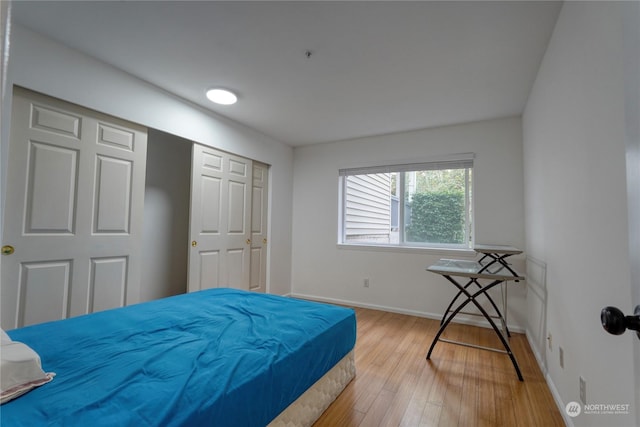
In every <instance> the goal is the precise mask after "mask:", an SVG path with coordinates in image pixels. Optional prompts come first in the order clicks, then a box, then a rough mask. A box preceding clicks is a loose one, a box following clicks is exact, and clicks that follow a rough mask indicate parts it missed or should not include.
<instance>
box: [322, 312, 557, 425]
mask: <svg viewBox="0 0 640 427" xmlns="http://www.w3.org/2000/svg"><path fill="white" fill-rule="evenodd" d="M355 310H356V317H357V321H358V331H357V332H358V338H357V342H356V349H355V360H356V377H355V378H354V380H353V381H351V383H350V384H349V385H348V386H347V387H346V388H345V390H344V391H343V392H342V393H341V394H340V396H338V398H337V399H336V400H335V402H333V403H332V404H331V406H330V407H329V408H328V409H327V411H325V413H324V414H323V415H322V416H321V417H320V418H319V419H318V421H316V423H315V424H314V426H315V427H357V426H362V427H375V426H403V427H416V426H442V427H449V426H464V427H467V426H527V427H529V426H545V427H546V426H549V427H553V426H564V421H563V418H562V416H561V414H560V411H559V410H558V408H557V406H556V404H555V401H554V400H553V396H552V395H551V393H550V391H549V389H548V387H547V384H546V382H545V379H544V377H543V375H542V373H541V372H540V369H539V368H538V365H537V362H536V360H535V357H534V356H533V353H532V351H531V349H530V348H529V344H528V342H527V339H526V337H525V336H524V335H522V334H515V333H512V337H511V339H510V345H511V347H512V350H513V353H514V355H515V357H516V359H517V360H518V363H519V366H520V370H521V371H522V375H523V377H524V382H521V381H518V378H517V376H516V372H515V369H514V367H513V365H512V363H511V361H510V359H509V357H508V356H507V355H505V354H501V353H496V352H491V351H485V350H479V349H474V348H469V347H463V346H458V345H453V344H449V343H445V342H438V343H437V345H436V346H435V348H434V351H433V353H432V354H431V359H430V360H426V359H425V356H426V354H427V351H428V349H429V346H430V345H431V340H432V339H433V337H434V336H435V334H436V332H437V330H438V328H439V321H437V320H431V319H425V318H419V317H414V316H406V315H401V314H396V313H388V312H382V311H377V310H370V309H363V308H356V309H355ZM446 335H447V337H448V338H450V339H455V340H460V341H465V342H470V341H471V342H474V343H477V344H479V345H482V346H486V347H495V348H501V343H500V340H499V339H498V338H497V337H496V336H495V333H494V331H493V330H492V329H487V328H479V327H475V326H469V325H461V324H452V325H450V326H449V328H447V331H446Z"/></svg>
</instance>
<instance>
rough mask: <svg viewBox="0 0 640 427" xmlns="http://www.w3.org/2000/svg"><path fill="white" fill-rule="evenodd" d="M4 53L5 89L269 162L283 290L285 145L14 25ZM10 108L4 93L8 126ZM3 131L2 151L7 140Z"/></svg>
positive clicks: (274, 249) (286, 271)
mask: <svg viewBox="0 0 640 427" xmlns="http://www.w3.org/2000/svg"><path fill="white" fill-rule="evenodd" d="M10 54H11V56H10V59H9V72H8V80H9V81H8V83H9V87H11V85H12V84H15V85H20V86H23V87H26V88H29V89H31V90H34V91H38V92H42V93H45V94H47V95H50V96H54V97H57V98H60V99H63V100H66V101H70V102H75V103H77V104H80V105H83V106H85V107H88V108H92V109H95V110H98V111H101V112H104V113H107V114H111V115H113V116H116V117H121V118H124V119H127V120H129V121H132V122H135V123H139V124H142V125H144V126H148V127H151V128H155V129H158V130H161V131H163V132H167V133H169V134H174V135H177V136H180V137H182V138H186V139H189V140H192V141H196V142H200V143H202V144H205V145H210V146H212V147H216V148H218V149H221V150H225V151H229V152H232V153H236V154H239V155H241V156H244V157H248V158H251V159H255V160H258V161H261V162H263V163H267V164H269V165H271V168H270V180H271V181H270V183H271V185H270V187H269V188H270V199H269V201H270V212H269V218H271V223H270V230H269V231H270V232H269V251H270V253H269V254H270V255H269V256H270V260H271V261H270V264H269V267H268V279H267V284H268V288H267V289H268V290H269V291H270V292H272V293H277V294H286V293H289V291H290V281H291V280H290V279H291V276H290V275H291V194H292V182H291V176H292V175H291V174H292V167H293V163H292V161H293V150H292V149H291V147H289V146H287V145H285V144H283V143H281V142H278V141H276V140H274V139H272V138H270V137H267V136H265V135H263V134H260V133H258V132H256V131H254V130H252V129H249V128H247V127H245V126H242V125H239V124H237V123H235V122H233V121H231V120H227V119H225V118H223V117H221V116H217V115H216V114H215V113H212V112H210V111H207V110H204V109H201V108H199V107H197V106H195V105H193V104H190V103H188V102H186V101H184V100H182V99H180V98H177V97H175V96H173V95H171V94H169V93H167V92H165V91H163V90H161V89H159V88H157V87H155V86H153V85H151V84H148V83H146V82H144V81H142V80H139V79H137V78H135V77H133V76H131V75H130V74H127V73H125V72H122V71H120V70H118V69H116V68H113V67H111V66H109V65H107V64H105V63H103V62H100V61H98V60H96V59H94V58H91V57H89V56H87V55H84V54H82V53H80V52H78V51H76V50H72V49H69V48H67V47H65V46H63V45H61V44H59V43H56V42H54V41H52V40H49V39H46V38H44V37H42V36H40V35H38V34H36V33H34V32H32V31H30V30H27V29H26V28H23V27H20V26H18V25H14V26H13V32H12V34H11V53H10ZM10 105H11V97H10V96H8V97H7V98H6V99H5V100H4V103H3V107H4V108H3V123H9V122H10V121H9V120H8V117H7V114H8V111H9V110H10ZM5 119H6V121H4V120H5ZM5 128H6V126H5V127H3V129H2V148H3V150H4V149H5V147H6V145H7V144H8V135H9V133H8V131H7V130H6V129H5ZM2 152H3V153H4V151H2ZM3 161H4V159H3ZM3 169H4V168H3ZM2 198H4V192H3V194H2Z"/></svg>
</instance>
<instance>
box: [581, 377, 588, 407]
mask: <svg viewBox="0 0 640 427" xmlns="http://www.w3.org/2000/svg"><path fill="white" fill-rule="evenodd" d="M580 400H581V401H582V404H583V405H586V404H587V380H585V379H584V378H582V377H580Z"/></svg>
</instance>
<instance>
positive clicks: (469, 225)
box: [338, 153, 475, 253]
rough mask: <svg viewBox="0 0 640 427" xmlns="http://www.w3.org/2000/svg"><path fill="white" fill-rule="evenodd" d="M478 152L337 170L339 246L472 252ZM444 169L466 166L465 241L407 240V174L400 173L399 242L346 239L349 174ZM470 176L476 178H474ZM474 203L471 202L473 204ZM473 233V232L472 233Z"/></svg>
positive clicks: (464, 167)
mask: <svg viewBox="0 0 640 427" xmlns="http://www.w3.org/2000/svg"><path fill="white" fill-rule="evenodd" d="M474 158H475V154H473V153H463V154H456V155H451V156H444V157H441V158H437V159H430V160H425V161H421V162H415V161H413V162H394V163H392V164H386V165H379V164H376V165H362V166H358V167H347V168H340V169H339V170H338V176H339V200H338V209H339V211H338V247H340V248H347V249H358V248H366V249H382V250H394V251H397V250H400V251H410V252H411V251H414V250H428V251H431V250H434V251H436V252H447V251H457V252H461V253H467V252H472V248H473V244H474V239H475V220H474V218H473V217H474V216H475V209H474V208H473V204H474V201H475V196H474V193H475V185H474V184H473V183H471V188H469V184H470V179H469V178H470V177H469V171H470V170H471V171H472V170H473V167H474ZM442 169H465V237H464V242H466V243H464V244H436V243H419V242H406V241H405V233H406V230H405V223H404V213H405V206H404V194H405V179H404V174H403V173H400V174H399V175H398V177H399V178H400V179H398V182H397V183H396V185H398V189H397V193H398V195H399V196H400V205H399V213H398V231H399V242H398V243H369V242H345V234H346V230H345V227H346V221H345V215H346V204H347V200H346V198H347V190H346V181H347V180H346V179H345V177H346V176H349V175H361V174H375V173H394V172H408V171H421V170H442ZM471 180H474V179H473V178H471ZM470 204H471V205H470ZM469 233H471V236H469Z"/></svg>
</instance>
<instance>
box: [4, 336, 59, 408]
mask: <svg viewBox="0 0 640 427" xmlns="http://www.w3.org/2000/svg"><path fill="white" fill-rule="evenodd" d="M0 331H2V339H1V341H0V359H1V361H0V404H2V403H5V402H8V401H10V400H11V399H15V398H16V397H18V396H20V395H22V394H24V393H26V392H28V391H29V390H31V389H33V388H35V387H38V386H41V385H42V384H46V383H48V382H49V381H51V380H52V379H53V377H54V376H55V374H54V373H53V372H51V373H45V372H44V371H43V370H42V364H41V362H40V356H38V354H37V353H36V352H35V351H33V349H31V347H29V346H28V345H26V344H23V343H21V342H17V341H12V340H11V338H10V337H9V336H8V335H7V333H6V332H5V331H3V330H2V329H0Z"/></svg>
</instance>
